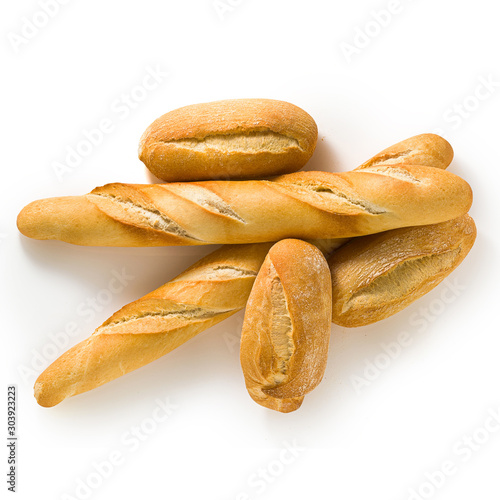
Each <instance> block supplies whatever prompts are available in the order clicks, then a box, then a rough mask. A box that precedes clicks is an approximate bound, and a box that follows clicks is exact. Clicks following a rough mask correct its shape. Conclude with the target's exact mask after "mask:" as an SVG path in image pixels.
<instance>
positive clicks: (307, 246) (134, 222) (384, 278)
mask: <svg viewBox="0 0 500 500" xmlns="http://www.w3.org/2000/svg"><path fill="white" fill-rule="evenodd" d="M317 135H318V133H317V127H316V124H315V122H314V120H313V119H312V118H311V116H309V115H308V114H307V113H306V112H305V111H303V110H302V109H300V108H298V107H297V106H294V105H292V104H290V103H286V102H282V101H274V100H268V99H239V100H229V101H219V102H214V103H208V104H200V105H193V106H186V107H184V108H180V109H178V110H175V111H172V112H170V113H167V114H166V115H163V116H162V117H160V118H158V119H157V120H156V121H155V122H153V123H152V124H151V125H150V126H149V127H148V128H147V130H146V131H145V132H144V134H143V136H142V138H141V140H140V145H139V157H140V159H141V160H142V161H143V162H144V163H145V164H146V166H147V167H148V168H149V169H150V170H151V172H152V173H153V174H154V175H156V176H157V177H159V178H160V179H162V180H164V181H167V182H166V183H164V184H151V185H139V184H120V183H115V184H108V185H106V186H102V187H98V188H96V189H94V190H93V191H91V192H90V193H89V194H87V195H83V196H71V197H61V198H51V199H44V200H39V201H35V202H33V203H31V204H29V205H28V206H26V207H25V208H24V209H23V210H22V211H21V213H20V214H19V216H18V221H17V222H18V228H19V230H20V231H21V233H23V234H24V235H26V236H29V237H31V238H36V239H58V240H61V241H65V242H69V243H73V244H78V245H101V246H163V245H207V244H214V243H215V244H223V246H222V247H220V248H219V249H217V250H215V251H214V252H212V253H211V254H209V255H208V256H206V257H204V258H203V259H201V260H200V261H199V262H197V263H195V264H194V265H192V266H191V267H190V268H188V269H187V270H186V271H184V272H183V273H181V274H180V275H179V276H177V277H176V278H174V279H173V280H171V281H169V282H168V283H166V284H165V285H163V286H161V287H160V288H158V289H157V290H154V291H153V292H151V293H149V294H147V295H145V296H144V297H142V298H140V299H138V300H136V301H135V302H132V303H130V304H128V305H126V306H125V307H123V308H122V309H120V310H119V311H118V312H116V313H115V314H114V315H113V316H111V317H110V318H109V319H108V320H107V321H106V322H105V323H104V324H103V325H101V326H100V327H99V328H97V330H96V331H95V332H94V333H93V334H92V335H91V336H90V337H89V338H88V339H86V340H84V341H82V342H80V343H79V344H77V345H76V346H74V347H72V348H71V349H69V350H68V351H67V352H66V353H64V354H63V355H62V356H61V357H60V358H58V359H57V360H56V361H55V362H54V363H52V364H51V365H50V366H49V367H48V368H47V369H46V370H45V371H44V372H43V373H42V374H41V375H40V376H39V378H38V380H37V381H36V384H35V397H36V399H37V401H38V403H39V404H40V405H42V406H46V407H49V406H54V405H56V404H58V403H60V402H61V401H63V400H64V399H66V398H68V397H70V396H74V395H76V394H80V393H82V392H85V391H89V390H91V389H94V388H96V387H98V386H100V385H102V384H104V383H106V382H109V381H111V380H113V379H115V378H117V377H120V376H121V375H124V374H125V373H128V372H130V371H132V370H135V369H137V368H139V367H141V366H143V365H145V364H147V363H150V362H151V361H154V360H155V359H157V358H159V357H161V356H163V355H164V354H166V353H168V352H170V351H171V350H173V349H175V348H176V347H178V346H179V345H181V344H183V343H184V342H186V341H187V340H189V339H191V338H192V337H194V336H195V335H197V334H198V333H200V332H202V331H204V330H206V329H207V328H209V327H211V326H213V325H215V324H217V323H219V322H220V321H222V320H224V319H226V318H228V317H229V316H231V315H232V314H235V313H236V312H238V311H240V310H241V309H243V308H244V307H245V306H247V308H246V312H245V318H244V324H243V330H242V338H241V349H240V360H241V366H242V369H243V375H244V379H245V384H246V387H247V390H248V392H249V395H250V396H251V397H252V399H254V401H256V402H257V403H259V404H260V405H262V406H265V407H267V408H271V409H274V410H278V411H280V412H291V411H294V410H296V409H297V408H299V406H300V405H301V404H302V401H303V399H304V396H305V394H307V393H308V392H310V391H311V390H312V389H314V387H316V386H317V385H318V384H319V382H320V381H321V379H322V376H323V373H324V370H325V367H326V361H327V355H328V344H329V337H330V328H331V327H330V324H331V322H333V323H335V324H337V325H341V326H345V327H355V326H363V325H368V324H370V323H374V322H376V321H380V320H382V319H384V318H387V317H389V316H391V315H392V314H395V313H396V312H398V311H400V310H402V309H403V308H405V307H406V306H407V305H409V304H410V303H412V302H413V301H414V300H416V299H418V298H419V297H421V296H422V295H424V294H425V293H427V292H429V291H430V290H431V289H433V288H434V287H435V286H436V285H438V284H439V283H440V282H441V281H442V280H443V279H444V278H445V277H446V276H448V274H449V273H451V271H453V269H455V268H456V267H457V266H458V265H459V264H460V262H462V260H463V259H464V258H465V256H466V255H467V253H468V252H469V250H470V249H471V247H472V245H473V243H474V239H475V236H476V228H475V225H474V222H473V220H472V218H471V217H470V216H469V215H467V212H468V210H469V208H470V206H471V204H472V192H471V189H470V186H469V185H468V184H467V182H465V181H464V180H463V179H461V178H460V177H458V176H457V175H454V174H452V173H450V172H448V171H447V170H446V168H447V167H448V166H449V165H450V163H451V161H452V159H453V150H452V148H451V146H450V145H449V144H448V143H447V142H446V141H445V140H444V139H442V138H441V137H439V136H436V135H433V134H424V135H419V136H416V137H412V138H410V139H407V140H406V141H402V142H400V143H398V144H395V145H394V146H392V147H390V148H388V149H385V150H384V151H382V152H381V153H379V154H377V155H376V156H374V157H373V158H371V159H370V160H368V161H367V162H366V163H364V164H362V165H361V166H359V167H358V168H356V169H355V170H353V171H350V172H343V173H330V172H304V171H302V172H298V170H300V169H301V168H302V167H303V166H304V165H305V164H306V163H307V161H308V160H309V159H310V157H311V156H312V154H313V152H314V148H315V146H316V142H317ZM180 181H182V182H180Z"/></svg>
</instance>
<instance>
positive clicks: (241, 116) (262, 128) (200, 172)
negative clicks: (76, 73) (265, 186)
mask: <svg viewBox="0 0 500 500" xmlns="http://www.w3.org/2000/svg"><path fill="white" fill-rule="evenodd" d="M317 137H318V129H317V126H316V123H315V122H314V120H313V119H312V117H311V116H310V115H309V114H307V113H306V112H305V111H304V110H302V109H301V108H299V107H297V106H295V105H293V104H290V103H288V102H284V101H276V100H272V99H231V100H225V101H216V102H209V103H203V104H193V105H190V106H185V107H183V108H179V109H176V110H173V111H170V112H169V113H166V114H165V115H163V116H161V117H160V118H158V119H157V120H155V121H154V122H153V123H152V124H151V125H150V126H149V127H148V128H147V129H146V131H145V132H144V134H143V135H142V137H141V140H140V143H139V158H140V160H141V161H143V162H144V164H145V165H146V166H147V167H148V169H149V170H150V171H151V172H152V173H153V174H154V175H155V176H156V177H158V178H160V179H163V180H164V181H168V182H173V181H193V180H203V179H256V178H259V177H260V178H262V177H269V176H272V175H280V174H286V173H289V172H294V171H296V170H299V169H301V168H302V167H303V166H304V165H305V164H306V163H307V161H308V160H309V158H310V157H311V156H312V154H313V152H314V149H315V147H316V141H317Z"/></svg>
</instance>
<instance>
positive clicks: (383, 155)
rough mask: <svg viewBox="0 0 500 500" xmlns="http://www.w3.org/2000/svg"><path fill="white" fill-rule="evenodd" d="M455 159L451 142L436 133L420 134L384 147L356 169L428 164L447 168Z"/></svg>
mask: <svg viewBox="0 0 500 500" xmlns="http://www.w3.org/2000/svg"><path fill="white" fill-rule="evenodd" d="M452 160H453V148H452V147H451V144H450V143H449V142H448V141H447V140H446V139H443V138H442V137H440V136H439V135H436V134H420V135H415V136H414V137H410V138H409V139H405V140H404V141H401V142H398V143H397V144H394V145H393V146H390V147H388V148H387V149H384V150H383V151H381V152H380V153H378V154H376V155H375V156H373V157H372V158H370V159H369V160H368V161H366V162H365V163H363V164H362V165H360V166H359V167H358V168H357V169H356V170H362V169H364V168H369V167H375V166H376V165H380V164H383V165H397V164H399V163H405V164H409V165H426V166H428V167H434V168H443V169H445V168H447V167H448V166H449V165H450V163H451V162H452Z"/></svg>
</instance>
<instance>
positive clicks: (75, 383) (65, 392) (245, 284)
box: [35, 146, 406, 407]
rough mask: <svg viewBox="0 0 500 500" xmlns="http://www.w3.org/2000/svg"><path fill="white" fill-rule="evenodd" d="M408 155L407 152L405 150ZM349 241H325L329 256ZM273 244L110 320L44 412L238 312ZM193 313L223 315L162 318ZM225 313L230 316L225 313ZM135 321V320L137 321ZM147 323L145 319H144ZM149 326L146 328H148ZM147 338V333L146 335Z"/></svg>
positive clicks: (43, 387) (205, 265)
mask: <svg viewBox="0 0 500 500" xmlns="http://www.w3.org/2000/svg"><path fill="white" fill-rule="evenodd" d="M404 149H406V146H404ZM345 241H346V240H320V241H315V242H314V243H315V244H317V245H320V246H321V250H322V251H323V253H325V255H326V254H330V253H331V252H332V251H333V250H334V249H335V248H336V247H338V246H340V245H341V244H343V243H345ZM271 245H272V243H261V244H255V245H254V244H249V245H233V246H227V247H222V248H220V249H218V250H216V251H215V252H213V253H211V254H210V255H208V256H207V257H205V258H203V259H201V260H200V261H199V262H197V263H196V264H194V265H193V266H191V267H190V268H189V269H188V270H186V271H185V272H183V273H181V274H180V275H179V276H178V277H177V278H175V279H174V280H172V281H170V282H169V283H167V284H165V285H163V286H162V287H160V288H158V289H157V290H155V291H154V292H151V293H150V294H148V295H146V296H145V297H142V298H141V299H139V300H137V301H135V302H132V303H131V304H129V305H127V306H125V307H124V308H123V309H121V310H120V311H118V312H117V313H115V314H114V315H113V316H112V317H111V318H110V319H108V320H107V321H106V322H105V323H104V324H103V327H104V326H106V327H108V326H109V327H110V328H111V329H112V330H113V332H114V333H113V334H106V335H102V333H103V332H105V331H107V332H110V329H107V330H106V329H105V330H100V329H99V328H98V329H97V330H96V332H94V334H93V335H91V336H90V337H89V338H88V339H87V340H85V341H83V342H80V343H79V344H77V345H76V346H74V347H73V348H71V349H70V350H69V351H67V352H66V353H65V354H63V355H62V356H61V357H59V358H58V359H56V360H55V361H54V362H53V363H52V364H51V365H50V366H49V367H48V368H47V369H46V370H45V371H44V372H43V373H42V374H41V375H40V376H39V378H38V380H37V382H36V384H35V397H36V399H37V401H38V402H39V404H40V405H42V406H46V407H49V406H54V405H56V404H58V403H60V402H61V401H63V400H64V399H66V398H68V397H70V396H73V395H76V394H80V393H82V392H85V391H89V390H91V389H94V388H96V387H99V386H100V385H102V384H105V383H106V382H109V381H111V380H113V379H115V378H117V377H120V376H121V375H123V374H125V373H128V372H130V371H132V370H135V369H137V368H139V367H141V366H143V365H145V364H147V363H150V362H152V361H154V360H155V359H157V358H159V357H160V356H162V355H163V354H166V353H168V352H170V351H171V350H173V349H175V348H176V347H178V346H179V345H181V344H182V343H184V342H186V341H187V340H189V339H190V338H192V337H193V336H195V335H197V334H198V333H200V332H201V331H203V330H205V329H207V328H209V327H210V326H212V325H214V324H216V323H217V322H218V321H221V320H222V319H224V318H226V317H229V316H231V315H232V314H234V313H235V312H237V311H239V310H240V309H241V308H242V307H244V304H245V303H246V300H247V298H248V295H249V294H250V290H251V288H252V284H253V282H254V279H255V276H256V275H257V272H258V270H259V268H260V266H261V264H262V262H263V261H264V258H265V256H266V254H267V252H268V250H269V248H270V247H271ZM162 301H165V305H167V306H168V310H169V311H175V308H177V310H181V311H187V310H188V309H190V310H193V308H195V309H196V308H200V309H202V308H205V307H208V308H212V309H211V312H212V313H213V312H214V309H215V308H218V309H219V314H218V315H212V317H206V318H202V317H200V314H197V316H198V317H197V318H196V317H194V316H193V317H192V318H190V317H188V316H186V315H185V317H184V318H182V317H180V316H178V315H174V314H170V315H160V314H159V309H158V306H160V311H161V308H162V307H164V305H163V304H162ZM224 311H226V312H224ZM134 318H135V319H134ZM141 318H142V319H141ZM146 321H147V323H146ZM141 332H143V333H141Z"/></svg>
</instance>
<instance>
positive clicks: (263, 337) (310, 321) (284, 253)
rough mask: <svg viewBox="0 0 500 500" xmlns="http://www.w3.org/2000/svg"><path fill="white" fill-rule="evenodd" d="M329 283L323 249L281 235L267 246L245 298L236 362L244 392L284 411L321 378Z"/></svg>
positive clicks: (326, 338) (328, 320) (291, 408)
mask: <svg viewBox="0 0 500 500" xmlns="http://www.w3.org/2000/svg"><path fill="white" fill-rule="evenodd" d="M331 292H332V284H331V279H330V271H329V269H328V265H327V263H326V260H325V258H324V257H323V254H322V253H321V252H320V251H319V250H318V249H317V248H316V247H315V246H313V245H311V244H309V243H306V242H304V241H300V240H293V239H287V240H282V241H280V242H278V243H276V244H275V245H274V246H273V247H272V248H271V250H270V251H269V253H268V255H267V257H266V259H265V261H264V264H263V265H262V267H261V269H260V271H259V274H258V275H257V278H256V280H255V283H254V286H253V288H252V292H251V293H250V297H249V299H248V305H247V308H246V311H245V319H244V322H243V329H242V332H241V349H240V361H241V367H242V369H243V374H244V377H245V384H246V387H247V390H248V393H249V394H250V397H251V398H252V399H253V400H254V401H256V402H257V403H259V404H260V405H262V406H265V407H267V408H270V409H272V410H277V411H280V412H283V413H288V412H291V411H294V410H296V409H297V408H299V407H300V405H301V404H302V401H303V399H304V395H305V394H307V393H308V392H310V391H312V390H313V389H314V388H315V387H316V386H317V385H318V384H319V383H320V382H321V379H322V378H323V374H324V372H325V368H326V361H327V357H328V344H329V339H330V329H331V314H332V297H331Z"/></svg>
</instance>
